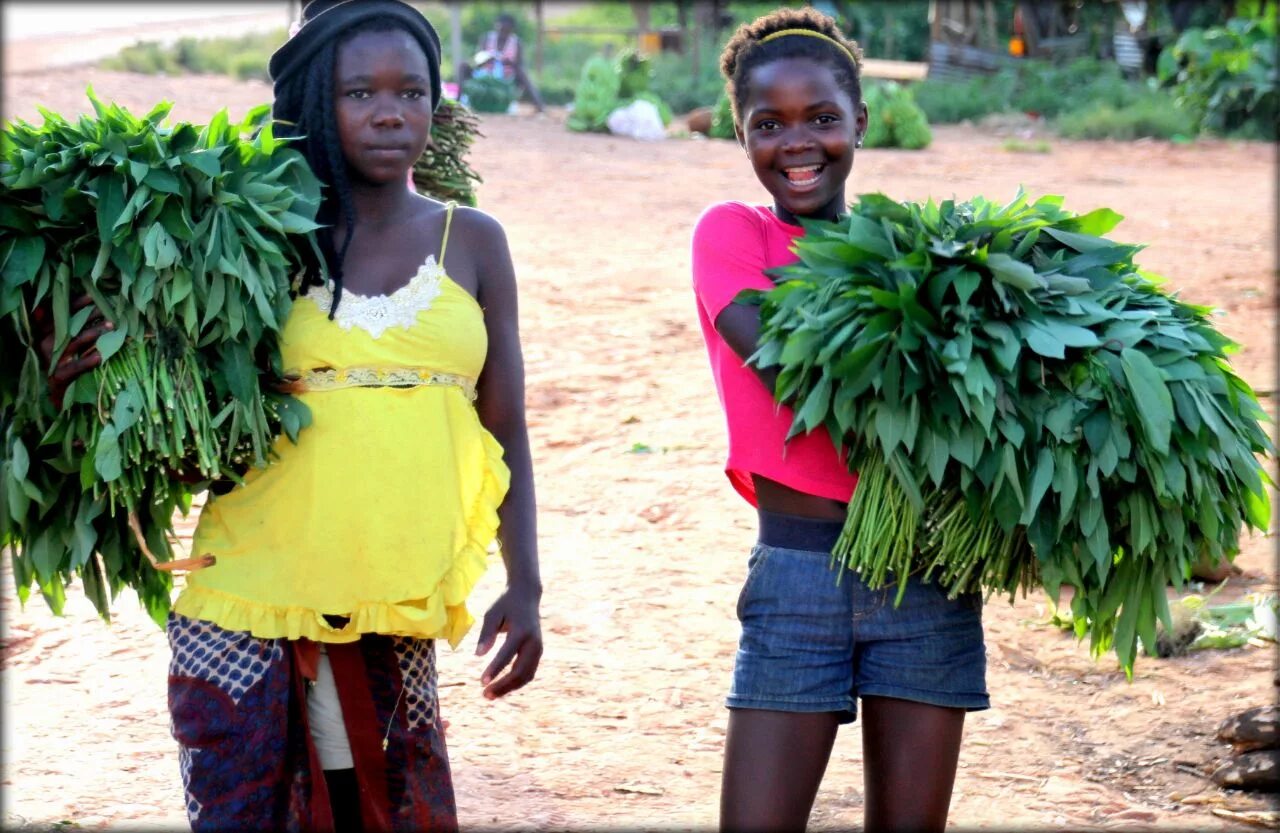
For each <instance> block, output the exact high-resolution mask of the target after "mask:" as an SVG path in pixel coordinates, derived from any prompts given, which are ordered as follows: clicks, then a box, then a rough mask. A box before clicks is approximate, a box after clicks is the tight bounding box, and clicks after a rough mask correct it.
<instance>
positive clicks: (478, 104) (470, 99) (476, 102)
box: [462, 75, 516, 113]
mask: <svg viewBox="0 0 1280 833" xmlns="http://www.w3.org/2000/svg"><path fill="white" fill-rule="evenodd" d="M462 94H463V95H464V96H466V99H467V104H468V105H469V106H470V107H471V109H473V110H475V111H476V112H477V113H505V112H507V109H508V108H510V107H511V102H513V101H515V100H516V85H515V82H514V81H510V80H508V79H506V78H496V77H494V76H492V75H476V76H473V77H471V78H468V79H467V80H466V81H464V82H462Z"/></svg>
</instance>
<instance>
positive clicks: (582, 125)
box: [566, 55, 622, 133]
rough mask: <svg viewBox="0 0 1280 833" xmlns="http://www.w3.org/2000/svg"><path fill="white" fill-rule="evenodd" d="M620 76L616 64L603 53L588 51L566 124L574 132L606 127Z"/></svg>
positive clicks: (602, 129) (614, 104) (616, 105)
mask: <svg viewBox="0 0 1280 833" xmlns="http://www.w3.org/2000/svg"><path fill="white" fill-rule="evenodd" d="M621 89H622V76H621V75H620V74H619V72H618V67H617V65H616V64H615V63H614V62H613V61H610V60H609V59H608V58H606V57H605V56H603V55H592V56H591V57H590V58H588V59H587V62H586V63H585V64H583V65H582V74H581V76H579V78H578V87H577V89H576V90H575V91H574V94H573V111H572V112H571V113H569V120H568V121H567V122H566V125H567V126H568V128H569V129H570V130H575V131H578V132H584V133H585V132H590V131H607V130H608V127H607V126H606V122H607V121H608V118H609V114H610V113H612V112H613V111H614V110H616V109H618V100H619V99H618V94H619V92H620V90H621Z"/></svg>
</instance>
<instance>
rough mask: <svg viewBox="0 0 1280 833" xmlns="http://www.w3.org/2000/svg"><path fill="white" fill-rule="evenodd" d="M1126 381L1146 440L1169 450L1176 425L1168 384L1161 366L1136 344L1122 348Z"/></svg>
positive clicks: (1163, 449)
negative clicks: (1135, 347) (1138, 348)
mask: <svg viewBox="0 0 1280 833" xmlns="http://www.w3.org/2000/svg"><path fill="white" fill-rule="evenodd" d="M1120 363H1121V365H1122V366H1123V368H1124V377H1125V381H1126V382H1128V384H1129V390H1130V391H1131V392H1132V394H1133V397H1134V400H1135V402H1136V403H1137V411H1138V418H1139V420H1140V421H1141V424H1142V427H1143V432H1144V434H1145V435H1146V437H1147V441H1148V442H1150V443H1151V445H1152V447H1153V448H1154V449H1155V450H1156V451H1157V452H1159V453H1160V454H1168V453H1169V437H1170V433H1171V431H1172V427H1173V398H1172V396H1171V395H1170V393H1169V388H1168V387H1167V386H1166V385H1165V382H1164V377H1163V374H1162V373H1161V371H1160V368H1158V367H1156V366H1155V365H1154V364H1152V362H1151V359H1149V358H1147V356H1146V354H1145V353H1142V352H1140V351H1138V350H1135V349H1133V348H1125V349H1124V350H1122V351H1120Z"/></svg>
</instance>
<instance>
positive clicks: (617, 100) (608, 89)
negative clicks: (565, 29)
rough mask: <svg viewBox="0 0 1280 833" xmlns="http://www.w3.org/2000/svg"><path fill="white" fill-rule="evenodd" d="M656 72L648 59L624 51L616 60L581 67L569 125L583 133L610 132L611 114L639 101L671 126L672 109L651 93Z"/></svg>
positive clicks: (596, 59)
mask: <svg viewBox="0 0 1280 833" xmlns="http://www.w3.org/2000/svg"><path fill="white" fill-rule="evenodd" d="M652 77H653V69H652V67H651V64H650V61H649V59H648V58H645V57H644V56H642V55H638V54H636V53H635V52H634V51H632V50H630V49H625V50H623V51H622V52H620V53H619V54H618V57H617V59H616V60H613V61H610V60H609V59H608V58H606V57H604V56H603V55H592V56H591V57H590V58H588V59H587V62H586V63H585V64H583V66H582V75H581V77H580V78H579V80H578V88H577V90H576V91H575V93H574V97H573V112H571V113H570V114H569V120H568V122H567V124H568V127H569V129H570V130H574V131H577V132H580V133H586V132H597V133H601V132H608V130H609V127H608V119H609V114H610V113H612V112H613V111H614V110H617V109H618V108H620V107H626V106H627V105H629V104H631V103H632V102H635V101H638V100H644V101H648V102H650V103H651V104H653V105H654V106H655V107H657V108H658V114H659V115H660V116H661V118H662V124H663V126H666V125H668V124H670V123H671V108H670V107H668V106H667V105H666V103H664V102H663V100H662V99H661V98H660V97H659V96H658V95H657V94H656V93H654V92H652V91H650V90H649V80H650V78H652Z"/></svg>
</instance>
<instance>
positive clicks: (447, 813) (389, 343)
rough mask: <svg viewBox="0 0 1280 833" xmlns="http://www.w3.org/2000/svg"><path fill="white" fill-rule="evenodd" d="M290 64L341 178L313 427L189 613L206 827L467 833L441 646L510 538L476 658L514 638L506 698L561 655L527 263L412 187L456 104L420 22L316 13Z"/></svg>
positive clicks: (334, 9)
mask: <svg viewBox="0 0 1280 833" xmlns="http://www.w3.org/2000/svg"><path fill="white" fill-rule="evenodd" d="M271 75H272V78H273V80H274V85H275V88H274V92H275V104H274V115H275V117H276V119H277V120H278V122H279V124H278V125H277V131H278V133H280V134H286V133H287V134H291V135H294V136H298V137H300V138H299V140H298V141H297V143H296V145H295V146H296V147H298V148H299V149H300V150H301V152H302V153H303V154H304V155H305V156H306V158H307V161H308V162H309V164H310V165H311V166H312V168H313V169H314V170H315V173H316V175H317V176H318V177H319V178H320V179H321V181H322V182H324V183H325V185H326V186H327V187H326V189H325V191H324V194H325V198H324V203H323V205H322V208H321V218H320V219H321V222H322V223H324V224H326V228H325V229H324V230H322V231H321V232H320V233H319V242H320V249H321V252H322V254H323V258H324V263H323V264H320V263H315V264H312V265H311V268H309V269H308V273H307V275H306V279H305V281H304V288H303V292H302V294H301V296H300V297H298V298H297V299H296V300H295V302H294V305H293V308H292V311H291V313H290V317H289V319H288V321H287V322H286V325H285V328H284V333H283V340H282V353H283V359H284V363H285V366H286V372H287V373H289V374H290V375H291V376H294V377H296V378H297V379H298V385H299V386H300V387H301V389H302V393H301V394H300V395H301V398H302V399H303V401H304V402H305V403H306V404H307V405H308V406H309V407H310V408H311V412H312V419H313V421H312V426H311V427H310V428H308V429H307V430H305V431H304V432H303V433H302V435H301V437H300V438H299V441H298V443H297V445H291V444H289V443H287V442H281V443H280V444H279V446H278V447H277V449H276V450H277V452H278V453H279V458H280V459H279V460H278V462H276V463H274V464H273V465H272V466H271V467H270V468H267V469H265V470H258V471H254V472H252V473H251V474H250V475H249V476H248V477H246V480H245V483H244V485H243V486H241V487H238V488H236V489H234V490H232V491H230V492H228V493H226V494H222V495H219V496H216V497H214V498H213V499H212V500H211V501H210V502H209V504H208V505H207V506H206V508H205V510H204V512H203V514H202V515H201V519H200V525H199V529H198V530H197V533H196V538H195V548H196V552H197V553H200V554H204V553H209V554H212V555H214V556H215V558H216V561H215V563H214V564H213V565H212V566H209V567H206V568H204V569H203V570H200V571H199V572H194V573H192V574H191V575H190V576H189V577H188V580H187V585H186V588H185V590H184V591H183V592H182V594H181V595H180V596H179V597H178V599H177V601H176V602H175V605H174V611H175V612H174V614H173V615H172V616H171V619H170V624H169V639H170V643H171V645H172V647H173V662H172V664H171V666H170V677H169V704H170V711H171V715H172V726H173V733H174V737H175V738H176V739H177V740H178V742H179V745H180V755H179V758H180V765H181V769H182V776H183V783H184V787H185V793H186V800H187V811H188V816H189V818H190V820H191V824H192V827H193V829H194V830H196V831H206V830H334V829H336V830H340V831H343V833H347V831H352V830H406V831H408V830H428V829H429V830H451V829H456V825H457V822H456V817H455V815H456V814H455V810H454V801H453V788H452V784H451V782H450V775H449V765H448V759H447V755H446V751H445V745H444V738H443V735H442V731H441V721H440V717H439V710H438V708H437V706H438V701H437V697H436V684H435V663H434V657H435V654H434V640H435V639H437V638H443V639H447V640H448V641H449V642H450V644H451V645H453V646H455V647H456V646H457V644H458V642H459V641H460V640H461V639H462V637H463V635H464V634H465V633H466V630H467V628H468V626H469V625H470V624H471V621H472V620H471V616H470V614H469V613H468V611H467V608H466V598H467V595H468V593H469V592H470V590H471V589H472V587H473V586H474V584H475V582H476V579H477V578H478V577H479V575H480V573H481V572H482V571H483V570H484V567H485V560H486V559H485V555H486V550H487V548H488V547H489V545H490V544H491V543H492V542H493V540H494V538H495V535H496V536H497V538H498V539H499V541H500V544H501V549H502V555H503V560H504V561H505V564H506V568H507V585H508V587H507V591H506V592H505V593H504V594H503V595H502V596H501V597H500V598H499V599H498V601H497V602H495V603H494V605H493V607H491V608H490V610H489V611H488V613H487V614H486V615H485V617H484V622H483V625H482V627H481V631H480V639H479V646H478V651H477V652H478V653H481V654H483V653H487V652H488V651H489V650H490V649H491V648H492V647H493V646H494V643H495V641H496V638H497V635H498V634H499V633H500V632H505V633H506V634H507V636H506V639H505V641H504V643H503V645H502V646H501V647H500V648H499V649H498V651H497V653H496V655H495V657H494V659H493V661H492V662H491V663H490V664H489V666H488V667H487V668H486V669H485V671H484V673H483V675H482V677H481V682H482V684H483V685H484V695H485V696H486V697H488V698H491V699H492V698H496V697H501V696H503V695H504V694H507V693H508V692H511V691H513V690H515V689H517V688H519V687H521V686H523V685H524V684H525V683H527V682H528V681H529V680H531V679H532V678H533V675H534V671H535V670H536V668H537V666H538V661H539V658H540V657H541V654H542V637H541V633H540V630H539V625H538V604H539V601H540V598H541V594H542V588H541V583H540V579H539V576H538V563H537V551H536V542H535V538H536V530H535V521H534V493H533V476H532V467H531V464H530V459H529V444H528V437H527V433H526V428H525V416H524V404H523V403H524V369H523V360H522V357H521V351H520V341H519V333H518V328H517V309H516V283H515V276H514V274H513V270H512V265H511V257H510V254H509V252H508V249H507V243H506V238H505V236H504V234H503V231H502V228H501V226H500V225H499V224H498V223H497V222H496V221H495V220H494V219H493V218H491V217H489V216H487V215H485V214H483V213H481V212H479V211H476V210H473V209H470V208H455V207H454V206H452V205H444V204H441V203H439V202H436V201H434V200H431V199H427V198H425V197H420V196H418V195H416V194H414V193H412V192H411V191H409V190H408V189H407V188H406V187H405V180H406V175H407V172H408V170H409V168H410V167H411V166H412V164H413V162H414V161H415V160H416V159H417V158H418V157H419V156H420V155H421V154H422V151H423V149H424V147H425V145H426V142H427V138H428V134H429V131H430V128H431V115H432V111H433V110H434V108H435V106H436V104H437V102H438V101H439V99H440V43H439V38H438V37H437V35H436V32H435V31H434V30H433V29H432V27H431V25H430V24H429V23H428V22H427V20H426V19H425V18H424V17H423V16H422V15H421V13H419V12H418V11H416V10H415V9H413V8H412V7H410V6H408V5H407V4H404V3H401V2H398V0H343V2H332V0H316V1H315V2H312V3H311V4H309V5H308V6H307V8H306V9H305V10H304V12H303V24H302V26H301V28H300V29H299V30H298V32H297V34H296V35H295V36H294V37H293V38H291V39H290V40H289V41H288V42H287V43H286V44H285V45H283V46H282V47H281V48H280V49H279V50H278V51H277V52H276V53H275V55H274V56H273V57H272V59H271ZM322 266H323V267H324V268H323V269H322V268H321V267H322ZM326 271H327V273H328V275H329V278H330V280H329V281H328V282H327V283H326V282H323V281H321V279H320V276H321V275H322V274H324V272H326ZM93 364H96V361H95V360H93V358H92V357H87V356H86V357H84V358H82V359H80V360H79V361H78V363H76V364H75V369H76V370H77V372H83V370H85V369H88V368H89V367H91V366H92V365H93ZM64 372H69V371H66V370H65V367H64ZM322 776H323V777H322Z"/></svg>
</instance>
